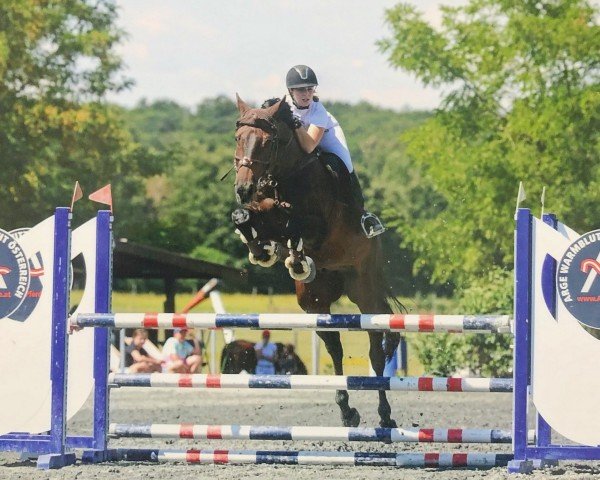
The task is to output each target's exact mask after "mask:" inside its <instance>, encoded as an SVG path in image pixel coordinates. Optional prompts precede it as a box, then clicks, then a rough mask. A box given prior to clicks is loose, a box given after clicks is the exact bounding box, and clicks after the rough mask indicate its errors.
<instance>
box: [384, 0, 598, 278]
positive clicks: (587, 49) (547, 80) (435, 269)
mask: <svg viewBox="0 0 600 480" xmlns="http://www.w3.org/2000/svg"><path fill="white" fill-rule="evenodd" d="M597 13H598V12H597V10H596V11H595V10H594V9H593V7H592V6H591V5H590V4H589V2H585V1H575V0H562V1H559V0H557V1H552V2H537V1H536V2H533V1H531V2H530V1H525V2H523V1H519V2H517V1H508V0H506V1H504V0H503V1H501V0H471V1H470V2H469V4H468V5H466V6H463V7H456V8H444V9H443V21H442V26H441V27H440V29H439V30H436V29H434V28H433V27H431V26H430V25H428V24H427V23H426V22H425V21H424V20H423V19H422V18H421V16H420V14H419V13H417V11H416V9H415V8H414V7H411V6H407V5H398V6H396V7H394V8H392V9H390V10H388V12H387V23H388V25H389V27H390V29H391V31H392V33H391V36H390V37H388V38H386V39H384V40H381V41H380V42H379V46H380V48H381V50H382V51H383V52H384V53H385V54H386V55H387V56H388V59H389V61H390V63H391V65H392V66H394V67H396V68H402V69H403V70H406V71H409V72H411V73H414V74H415V75H417V77H418V78H419V79H420V80H422V81H423V83H424V84H426V85H434V86H447V87H448V88H450V89H452V90H451V92H450V93H449V94H448V95H447V96H446V98H445V100H444V102H443V105H442V108H441V109H439V110H438V111H436V113H435V115H434V116H433V117H431V118H430V119H429V120H427V121H426V122H425V124H424V125H423V126H422V127H420V128H417V129H415V130H413V131H411V132H409V133H408V134H407V135H405V136H404V140H405V141H406V142H407V143H408V148H407V152H408V154H409V156H410V158H412V159H413V160H414V162H415V163H417V164H418V165H419V166H421V167H422V168H423V171H424V172H425V177H426V182H427V183H428V184H429V185H430V186H431V188H432V189H433V191H434V192H435V196H436V197H437V199H436V200H435V201H434V205H432V208H431V209H430V211H429V213H428V214H425V215H423V216H421V217H418V218H416V221H414V222H411V223H409V224H408V225H405V226H404V228H403V229H402V234H403V236H404V238H405V239H406V244H407V245H409V246H410V248H411V249H412V250H413V251H414V252H415V255H416V257H417V258H416V262H415V267H416V268H417V269H420V268H424V269H430V271H431V273H432V280H433V281H434V282H438V283H444V282H452V283H454V284H457V285H462V284H465V283H468V281H469V279H470V278H472V277H475V276H479V275H481V274H483V273H484V272H485V271H486V270H487V269H488V268H489V266H490V265H495V266H498V267H500V268H510V266H511V263H512V228H513V225H512V212H513V211H514V199H515V197H516V193H517V186H518V182H519V180H523V181H525V184H526V187H527V189H528V192H529V198H530V199H532V200H533V205H535V199H536V197H537V195H539V193H541V190H542V186H547V187H548V193H549V195H548V196H547V198H550V201H549V202H547V208H548V207H550V208H551V209H552V210H553V211H554V212H556V213H557V214H559V215H560V217H561V218H562V219H564V220H565V221H567V223H570V224H572V225H573V226H574V227H576V228H582V226H584V225H585V226H590V225H594V224H595V222H596V217H597V215H596V213H595V212H597V210H598V207H600V197H599V195H600V193H599V192H600V190H599V189H598V186H599V185H598V182H599V181H600V170H599V167H598V165H597V161H595V160H597V158H598V153H599V141H598V131H599V128H598V127H599V126H600V113H599V112H600V108H599V106H600V94H599V93H600V92H599V84H598V74H599V69H598V62H597V59H598V54H599V53H600V41H599V40H598V39H599V38H600V32H599V28H598V26H597V25H596V24H595V17H594V16H595V15H597ZM582 229H585V227H583V228H582Z"/></svg>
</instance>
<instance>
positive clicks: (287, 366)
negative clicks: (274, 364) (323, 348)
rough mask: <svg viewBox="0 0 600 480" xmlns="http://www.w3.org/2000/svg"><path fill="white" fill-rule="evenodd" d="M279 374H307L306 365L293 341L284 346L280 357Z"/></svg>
mask: <svg viewBox="0 0 600 480" xmlns="http://www.w3.org/2000/svg"><path fill="white" fill-rule="evenodd" d="M278 373H279V374H281V375H306V374H307V373H308V372H307V370H306V365H304V362H303V361H302V360H301V359H300V357H299V356H298V355H296V352H295V350H294V346H293V345H292V344H291V343H288V344H287V345H284V346H283V352H282V353H281V357H280V358H279V372H278Z"/></svg>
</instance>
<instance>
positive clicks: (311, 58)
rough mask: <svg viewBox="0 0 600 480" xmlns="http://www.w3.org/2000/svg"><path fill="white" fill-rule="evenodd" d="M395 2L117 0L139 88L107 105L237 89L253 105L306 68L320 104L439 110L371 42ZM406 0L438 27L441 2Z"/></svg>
mask: <svg viewBox="0 0 600 480" xmlns="http://www.w3.org/2000/svg"><path fill="white" fill-rule="evenodd" d="M397 1H398V0H380V1H379V2H377V3H369V4H365V2H364V1H362V0H328V1H327V2H323V1H321V0H303V2H302V3H301V4H299V3H298V2H295V1H292V0H285V1H280V0H245V1H236V2H222V1H217V0H203V1H202V2H198V1H197V0H178V1H177V2H165V1H164V0H117V3H118V4H119V6H120V11H121V18H120V21H119V23H120V25H121V26H122V27H123V28H124V29H125V30H126V31H127V32H129V35H130V36H129V39H128V40H127V43H125V44H124V45H122V46H121V47H120V49H119V52H120V53H121V55H122V56H123V59H124V62H125V64H126V65H127V67H128V69H127V70H126V72H125V73H126V74H127V75H129V76H130V77H133V79H134V80H135V81H136V86H135V87H134V88H133V89H132V90H131V91H129V92H123V93H120V94H119V95H116V96H112V97H111V98H110V100H112V101H117V102H118V103H122V104H125V105H132V104H135V103H137V101H138V100H139V99H140V98H142V97H146V98H148V99H149V100H152V99H156V98H171V99H173V100H175V101H177V102H178V103H181V104H183V105H187V106H190V107H191V106H194V105H196V104H197V103H198V102H200V101H202V100H203V99H204V98H207V97H214V96H216V95H219V94H226V95H227V96H230V97H231V98H233V96H234V94H235V92H239V93H240V95H242V96H243V97H244V98H245V99H248V100H249V101H254V102H258V101H261V100H263V99H265V98H268V97H272V96H281V95H283V94H284V93H285V73H286V72H287V70H288V69H289V68H290V67H291V66H292V65H295V64H297V63H305V64H308V65H310V66H312V67H313V68H314V69H315V70H316V71H317V76H318V78H319V82H320V87H319V91H320V94H321V96H322V98H323V99H324V100H327V99H335V100H343V101H348V102H356V101H359V100H360V99H366V100H369V101H371V102H373V103H376V104H378V105H384V106H388V107H391V108H402V107H403V106H405V105H406V104H407V103H408V104H410V105H411V106H413V107H415V108H424V107H431V106H435V105H437V101H438V95H437V94H432V90H428V89H424V88H422V87H421V86H420V85H419V83H418V82H417V81H415V80H414V79H413V78H411V77H409V76H408V75H407V74H404V73H403V72H401V71H396V70H393V69H392V68H391V67H390V66H389V65H388V64H387V61H386V58H385V56H384V55H383V54H381V53H380V52H379V51H378V49H377V47H376V46H375V42H376V40H378V39H381V38H382V37H384V36H386V35H388V34H389V32H387V31H386V29H385V27H384V9H386V8H390V7H392V6H394V5H395V4H396V3H397ZM464 1H466V0H443V3H444V4H457V3H464ZM412 3H413V4H415V5H417V6H418V7H419V8H421V9H422V10H423V11H424V15H425V16H426V18H428V19H429V20H431V21H432V22H435V21H438V20H436V19H439V12H438V10H437V4H438V3H440V2H438V1H435V0H421V1H418V0H412ZM281 31H283V32H284V34H281V33H279V32H281Z"/></svg>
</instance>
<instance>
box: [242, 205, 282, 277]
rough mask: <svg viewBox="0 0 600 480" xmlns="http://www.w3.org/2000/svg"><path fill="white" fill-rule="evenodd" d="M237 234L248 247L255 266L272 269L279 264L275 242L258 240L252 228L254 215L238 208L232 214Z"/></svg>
mask: <svg viewBox="0 0 600 480" xmlns="http://www.w3.org/2000/svg"><path fill="white" fill-rule="evenodd" d="M231 219H232V220H233V223H234V225H235V227H236V230H235V232H236V233H237V234H238V235H239V236H240V239H241V240H242V242H244V243H245V244H246V246H247V247H248V250H249V253H248V259H249V260H250V263H252V264H254V265H260V266H261V267H271V266H273V265H275V263H277V249H276V244H275V242H272V241H261V240H258V233H257V231H256V230H255V229H254V227H253V226H252V214H251V213H250V211H249V210H247V209H245V208H238V209H237V210H235V211H234V212H233V213H232V214H231Z"/></svg>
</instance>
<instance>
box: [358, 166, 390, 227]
mask: <svg viewBox="0 0 600 480" xmlns="http://www.w3.org/2000/svg"><path fill="white" fill-rule="evenodd" d="M350 194H351V196H352V201H353V203H354V205H355V207H356V208H357V209H358V211H360V212H361V217H360V226H361V227H362V229H363V232H364V233H365V236H366V237H367V238H373V237H376V236H377V235H380V234H382V233H383V232H385V227H384V226H383V223H381V220H379V218H378V217H377V215H375V214H374V213H370V212H367V211H366V210H365V199H364V197H363V194H362V188H360V182H359V181H358V177H357V176H356V171H354V170H353V171H352V173H351V174H350Z"/></svg>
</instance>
